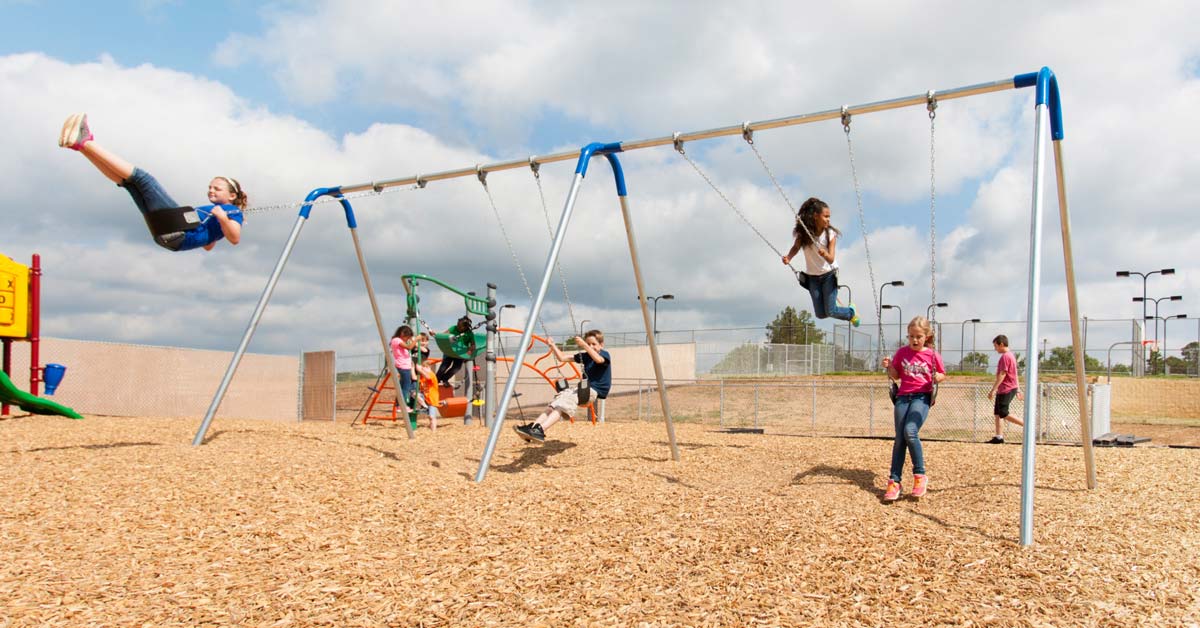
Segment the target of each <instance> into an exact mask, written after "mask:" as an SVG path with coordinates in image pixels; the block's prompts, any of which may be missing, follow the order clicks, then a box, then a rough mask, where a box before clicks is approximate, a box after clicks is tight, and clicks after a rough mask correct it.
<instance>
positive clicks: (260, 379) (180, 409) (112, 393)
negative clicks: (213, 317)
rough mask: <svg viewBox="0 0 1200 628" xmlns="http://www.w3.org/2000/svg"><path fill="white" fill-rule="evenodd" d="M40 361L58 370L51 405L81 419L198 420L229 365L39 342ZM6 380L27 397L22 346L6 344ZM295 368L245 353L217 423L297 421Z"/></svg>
mask: <svg viewBox="0 0 1200 628" xmlns="http://www.w3.org/2000/svg"><path fill="white" fill-rule="evenodd" d="M39 352H40V356H39V358H40V359H39V361H40V362H41V363H42V364H43V365H45V364H47V363H58V364H64V365H66V367H67V374H66V377H65V378H64V379H63V383H62V385H61V386H60V387H59V389H58V392H57V393H55V394H54V396H52V397H47V398H48V399H52V400H53V401H55V402H57V403H60V404H63V405H66V406H69V407H71V408H74V409H75V410H76V411H77V412H79V413H80V414H83V415H85V416H86V415H88V414H101V415H110V416H164V417H180V418H184V417H186V418H194V419H196V421H197V425H198V424H199V421H200V419H202V418H203V417H204V413H205V412H206V411H207V410H208V404H210V403H211V402H212V398H213V395H214V394H215V393H216V391H217V386H218V385H220V383H221V377H222V376H223V375H224V374H225V369H226V368H227V367H228V366H229V360H230V359H231V358H232V357H233V353H232V352H228V351H205V350H199V349H181V348H177V347H151V346H144V345H126V344H114V343H105V342H88V341H82V340H64V339H60V338H42V342H41V346H40V349H39ZM12 380H13V382H14V383H15V384H16V385H17V387H18V388H20V389H21V390H23V391H28V389H29V343H26V342H17V343H13V369H12ZM298 389H299V360H298V358H297V357H296V356H278V355H260V354H250V353H247V354H246V355H244V356H243V357H242V362H241V364H240V365H239V366H238V371H237V374H236V375H235V376H234V378H233V383H232V384H231V385H230V387H229V390H228V392H227V393H226V395H225V399H224V400H223V401H222V403H221V407H220V408H219V409H218V411H217V416H218V417H222V418H248V419H274V420H292V421H294V420H296V399H297V390H298Z"/></svg>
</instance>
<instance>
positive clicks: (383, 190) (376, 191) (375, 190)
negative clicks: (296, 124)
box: [242, 184, 418, 214]
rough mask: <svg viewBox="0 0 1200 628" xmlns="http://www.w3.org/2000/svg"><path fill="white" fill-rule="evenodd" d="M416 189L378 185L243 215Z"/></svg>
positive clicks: (251, 210) (259, 208) (248, 210)
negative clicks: (350, 192)
mask: <svg viewBox="0 0 1200 628" xmlns="http://www.w3.org/2000/svg"><path fill="white" fill-rule="evenodd" d="M416 189H418V186H416V185H412V186H405V187H393V188H384V187H383V186H381V185H379V184H376V185H373V186H371V189H370V190H363V191H362V192H354V193H352V194H338V195H336V196H323V197H321V198H318V199H316V200H314V201H300V202H295V203H278V204H275V205H259V206H257V207H247V208H246V209H243V210H242V214H258V213H262V212H269V211H277V210H281V209H299V208H301V207H304V206H305V205H324V204H326V203H340V202H341V201H343V200H345V201H349V200H352V199H356V198H363V197H367V196H382V195H384V194H391V193H393V192H407V191H411V190H416Z"/></svg>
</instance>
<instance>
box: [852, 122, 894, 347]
mask: <svg viewBox="0 0 1200 628" xmlns="http://www.w3.org/2000/svg"><path fill="white" fill-rule="evenodd" d="M842 129H843V130H844V131H845V132H846V150H847V152H848V153H849V154H850V176H851V178H852V180H853V181H854V200H855V202H856V203H857V205H858V228H859V230H860V231H862V237H863V253H864V255H865V257H866V258H867V274H868V275H869V276H870V278H871V299H872V300H874V301H875V320H876V331H877V333H878V335H879V353H880V355H881V356H882V355H883V353H884V341H883V308H882V307H881V305H882V304H881V303H880V301H879V296H878V295H879V292H878V291H877V288H876V286H875V266H874V264H872V262H871V245H870V242H869V241H868V239H867V218H866V215H865V213H864V212H863V202H862V189H861V187H860V186H859V183H858V167H857V166H856V165H855V163H854V143H853V142H852V141H851V139H850V111H849V108H848V107H846V106H845V105H843V106H842Z"/></svg>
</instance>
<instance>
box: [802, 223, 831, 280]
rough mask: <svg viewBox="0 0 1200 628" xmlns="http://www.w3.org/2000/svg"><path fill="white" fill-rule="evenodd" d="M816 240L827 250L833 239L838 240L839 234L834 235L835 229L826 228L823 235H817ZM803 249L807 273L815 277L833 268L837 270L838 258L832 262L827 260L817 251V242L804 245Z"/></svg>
mask: <svg viewBox="0 0 1200 628" xmlns="http://www.w3.org/2000/svg"><path fill="white" fill-rule="evenodd" d="M831 236H832V237H831ZM816 240H817V242H818V243H820V245H821V247H823V248H825V250H829V244H830V242H831V241H832V240H837V236H836V235H833V231H832V230H831V229H829V228H826V229H825V231H823V232H822V233H821V235H819V236H817V238H816ZM803 250H804V272H805V274H807V275H811V276H814V277H815V276H817V275H824V274H825V273H827V272H829V271H831V270H837V267H838V265H837V260H836V259H835V260H834V261H833V263H832V264H830V263H829V262H827V261H825V258H824V257H821V256H820V254H818V253H817V246H816V244H810V245H809V246H806V247H804V249H803Z"/></svg>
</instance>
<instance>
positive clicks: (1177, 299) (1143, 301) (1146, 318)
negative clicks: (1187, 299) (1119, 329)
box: [1133, 294, 1183, 342]
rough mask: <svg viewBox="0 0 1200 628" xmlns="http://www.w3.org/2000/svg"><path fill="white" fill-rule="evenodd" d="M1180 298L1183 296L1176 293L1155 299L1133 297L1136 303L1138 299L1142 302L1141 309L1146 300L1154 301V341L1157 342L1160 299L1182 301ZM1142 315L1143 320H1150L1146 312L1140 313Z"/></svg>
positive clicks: (1143, 307)
mask: <svg viewBox="0 0 1200 628" xmlns="http://www.w3.org/2000/svg"><path fill="white" fill-rule="evenodd" d="M1182 300H1183V296H1181V295H1178V294H1176V295H1172V296H1169V297H1160V298H1157V299H1151V298H1148V297H1133V302H1134V303H1137V302H1138V301H1141V302H1142V309H1143V310H1144V309H1145V307H1146V305H1145V304H1146V303H1147V302H1149V301H1154V342H1158V321H1160V320H1162V319H1161V318H1159V316H1158V304H1159V303H1160V302H1162V301H1182ZM1142 316H1143V317H1145V320H1150V317H1149V316H1147V315H1146V314H1142ZM1164 325H1165V323H1164Z"/></svg>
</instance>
